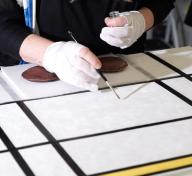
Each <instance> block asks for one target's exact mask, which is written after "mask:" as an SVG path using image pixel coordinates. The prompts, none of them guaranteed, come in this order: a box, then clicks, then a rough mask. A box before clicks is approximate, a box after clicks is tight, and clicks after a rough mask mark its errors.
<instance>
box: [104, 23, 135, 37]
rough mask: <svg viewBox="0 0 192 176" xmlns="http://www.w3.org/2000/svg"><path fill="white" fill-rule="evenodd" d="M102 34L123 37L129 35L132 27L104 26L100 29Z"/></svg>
mask: <svg viewBox="0 0 192 176" xmlns="http://www.w3.org/2000/svg"><path fill="white" fill-rule="evenodd" d="M101 34H102V35H111V36H114V37H119V38H124V37H129V36H130V35H131V34H132V27H130V26H124V27H104V28H103V29H102V30H101Z"/></svg>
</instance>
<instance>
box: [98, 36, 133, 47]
mask: <svg viewBox="0 0 192 176" xmlns="http://www.w3.org/2000/svg"><path fill="white" fill-rule="evenodd" d="M100 38H101V39H102V40H104V41H105V42H107V43H108V44H110V45H112V46H116V47H122V48H125V47H127V46H129V43H130V42H131V39H130V38H129V37H123V38H119V37H115V36H112V35H103V34H102V33H101V34H100Z"/></svg>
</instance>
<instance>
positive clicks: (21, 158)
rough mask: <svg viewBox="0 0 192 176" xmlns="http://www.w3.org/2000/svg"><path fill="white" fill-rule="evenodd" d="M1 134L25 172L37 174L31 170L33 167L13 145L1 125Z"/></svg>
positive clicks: (33, 175)
mask: <svg viewBox="0 0 192 176" xmlns="http://www.w3.org/2000/svg"><path fill="white" fill-rule="evenodd" d="M0 136H1V139H2V141H3V142H4V144H5V145H6V147H7V149H8V150H9V151H10V153H11V154H12V156H13V158H14V159H15V161H16V162H17V163H18V165H19V166H20V168H21V169H22V170H23V172H24V173H25V174H26V175H27V176H35V174H34V173H33V171H32V170H31V168H30V167H29V166H28V164H27V163H26V161H25V160H24V159H23V157H22V156H21V154H20V153H19V152H18V150H17V149H16V147H15V146H14V145H13V143H12V142H11V140H10V139H9V138H8V136H7V135H6V134H5V132H4V131H3V129H2V128H1V127H0Z"/></svg>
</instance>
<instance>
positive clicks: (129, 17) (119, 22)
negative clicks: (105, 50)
mask: <svg viewBox="0 0 192 176" xmlns="http://www.w3.org/2000/svg"><path fill="white" fill-rule="evenodd" d="M105 23H106V25H107V27H104V28H103V29H102V31H101V34H100V38H101V39H102V40H104V41H105V42H107V43H108V44H110V45H112V46H116V47H120V48H121V49H124V48H127V47H129V46H131V45H132V44H133V43H135V42H136V41H137V39H138V38H139V37H141V35H142V34H143V33H144V32H145V28H146V27H145V18H144V16H143V15H142V14H141V13H140V12H138V11H130V12H123V13H120V16H118V17H115V18H110V17H107V18H105Z"/></svg>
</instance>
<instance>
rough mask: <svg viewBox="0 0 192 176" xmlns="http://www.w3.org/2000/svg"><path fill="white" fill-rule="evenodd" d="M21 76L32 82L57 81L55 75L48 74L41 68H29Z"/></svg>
mask: <svg viewBox="0 0 192 176" xmlns="http://www.w3.org/2000/svg"><path fill="white" fill-rule="evenodd" d="M22 76H23V78H25V79H26V80H28V81H32V82H50V81H56V80H58V79H59V78H58V77H57V75H56V74H54V73H50V72H48V71H47V70H45V69H44V68H43V67H41V66H35V67H31V68H29V69H28V70H26V71H24V72H23V73H22Z"/></svg>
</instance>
